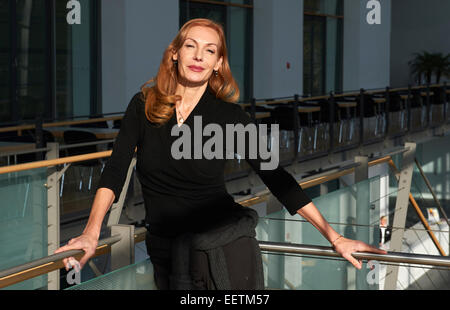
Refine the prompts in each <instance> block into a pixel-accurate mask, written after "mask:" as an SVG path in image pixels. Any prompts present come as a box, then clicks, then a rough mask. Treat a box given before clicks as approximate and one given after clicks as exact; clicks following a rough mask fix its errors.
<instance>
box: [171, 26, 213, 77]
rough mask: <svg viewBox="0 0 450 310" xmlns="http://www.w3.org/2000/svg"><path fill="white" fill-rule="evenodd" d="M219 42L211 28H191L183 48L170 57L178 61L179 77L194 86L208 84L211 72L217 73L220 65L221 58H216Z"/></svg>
mask: <svg viewBox="0 0 450 310" xmlns="http://www.w3.org/2000/svg"><path fill="white" fill-rule="evenodd" d="M219 40H220V38H219V35H218V34H217V32H216V31H215V30H213V29H212V28H209V27H203V26H194V27H192V28H191V29H190V30H189V31H188V33H187V36H186V40H185V41H184V43H183V46H182V47H181V48H180V50H179V51H178V52H177V53H174V55H173V57H172V59H173V60H177V61H178V74H179V76H180V77H181V78H182V79H184V80H185V81H186V82H189V83H192V84H194V85H199V84H200V85H202V84H204V83H206V82H208V80H209V78H210V77H211V74H213V70H215V71H218V70H219V68H220V66H221V65H222V57H219V56H218V52H219Z"/></svg>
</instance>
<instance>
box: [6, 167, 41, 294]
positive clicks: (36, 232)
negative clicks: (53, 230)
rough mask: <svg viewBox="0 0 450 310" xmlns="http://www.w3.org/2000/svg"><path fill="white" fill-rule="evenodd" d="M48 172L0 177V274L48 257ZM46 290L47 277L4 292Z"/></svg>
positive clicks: (32, 172) (31, 171)
mask: <svg viewBox="0 0 450 310" xmlns="http://www.w3.org/2000/svg"><path fill="white" fill-rule="evenodd" d="M46 183H47V169H45V168H44V169H34V170H27V171H23V172H14V173H7V174H0V197H1V202H0V270H4V269H7V268H11V267H14V266H17V265H20V264H24V263H26V262H29V261H31V260H35V259H39V258H42V257H45V256H47V255H48V253H47V188H46V186H45V184H46ZM46 286H47V275H43V276H39V277H36V278H33V279H30V280H27V281H24V282H21V283H18V284H15V285H12V286H9V287H7V288H5V289H16V290H18V289H20V290H34V289H42V288H44V289H45V287H46Z"/></svg>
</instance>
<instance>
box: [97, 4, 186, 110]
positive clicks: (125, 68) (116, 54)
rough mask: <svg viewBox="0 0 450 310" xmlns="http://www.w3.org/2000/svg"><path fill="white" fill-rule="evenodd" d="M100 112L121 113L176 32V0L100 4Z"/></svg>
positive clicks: (152, 74) (151, 75)
mask: <svg viewBox="0 0 450 310" xmlns="http://www.w3.org/2000/svg"><path fill="white" fill-rule="evenodd" d="M101 17H102V26H101V27H102V100H103V102H102V112H103V113H111V112H123V111H125V109H126V107H127V105H128V103H129V101H130V99H131V97H132V96H133V95H134V94H135V93H136V92H138V91H139V89H140V87H141V86H142V84H144V83H145V82H146V81H148V80H149V79H150V78H152V77H153V76H155V75H156V73H157V71H158V67H159V63H160V62H161V59H162V54H163V52H164V50H165V48H166V47H167V46H168V45H169V43H170V42H171V41H172V39H173V38H174V37H175V36H176V34H177V32H178V29H179V2H178V0H164V1H158V0H132V1H129V0H128V1H125V0H107V1H106V0H103V1H102V13H101Z"/></svg>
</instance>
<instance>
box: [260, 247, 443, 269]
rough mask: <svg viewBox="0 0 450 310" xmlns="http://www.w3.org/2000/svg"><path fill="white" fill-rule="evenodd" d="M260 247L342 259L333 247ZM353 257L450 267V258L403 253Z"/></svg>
mask: <svg viewBox="0 0 450 310" xmlns="http://www.w3.org/2000/svg"><path fill="white" fill-rule="evenodd" d="M259 246H260V248H261V250H262V251H270V252H278V253H292V254H305V255H316V256H326V257H341V255H339V253H337V252H336V251H335V250H333V248H332V247H326V246H318V245H305V244H294V243H282V242H268V241H259ZM352 256H353V257H354V258H356V259H361V260H376V261H380V262H391V263H404V264H414V265H428V266H441V267H450V257H448V256H440V255H423V254H411V253H401V252H388V253H387V254H375V253H368V252H356V253H352Z"/></svg>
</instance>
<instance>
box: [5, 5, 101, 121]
mask: <svg viewBox="0 0 450 310" xmlns="http://www.w3.org/2000/svg"><path fill="white" fill-rule="evenodd" d="M79 2H80V4H81V24H80V25H69V24H68V23H67V21H66V16H67V13H68V12H69V10H68V9H67V8H66V5H67V1H46V0H34V1H26V0H16V1H10V0H0V122H1V123H11V122H13V123H17V122H19V121H27V120H28V121H32V120H34V119H36V118H37V117H39V116H41V117H43V118H44V119H45V120H52V119H55V118H69V117H73V116H78V115H89V114H92V113H97V112H99V111H98V109H97V100H96V98H97V96H96V94H97V93H96V91H97V86H96V83H97V82H96V81H97V79H96V76H97V70H96V64H97V58H96V55H97V46H96V44H97V42H98V41H99V40H98V39H97V37H96V34H97V27H96V25H97V23H98V16H99V14H98V5H99V2H100V1H89V0H80V1H79Z"/></svg>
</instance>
